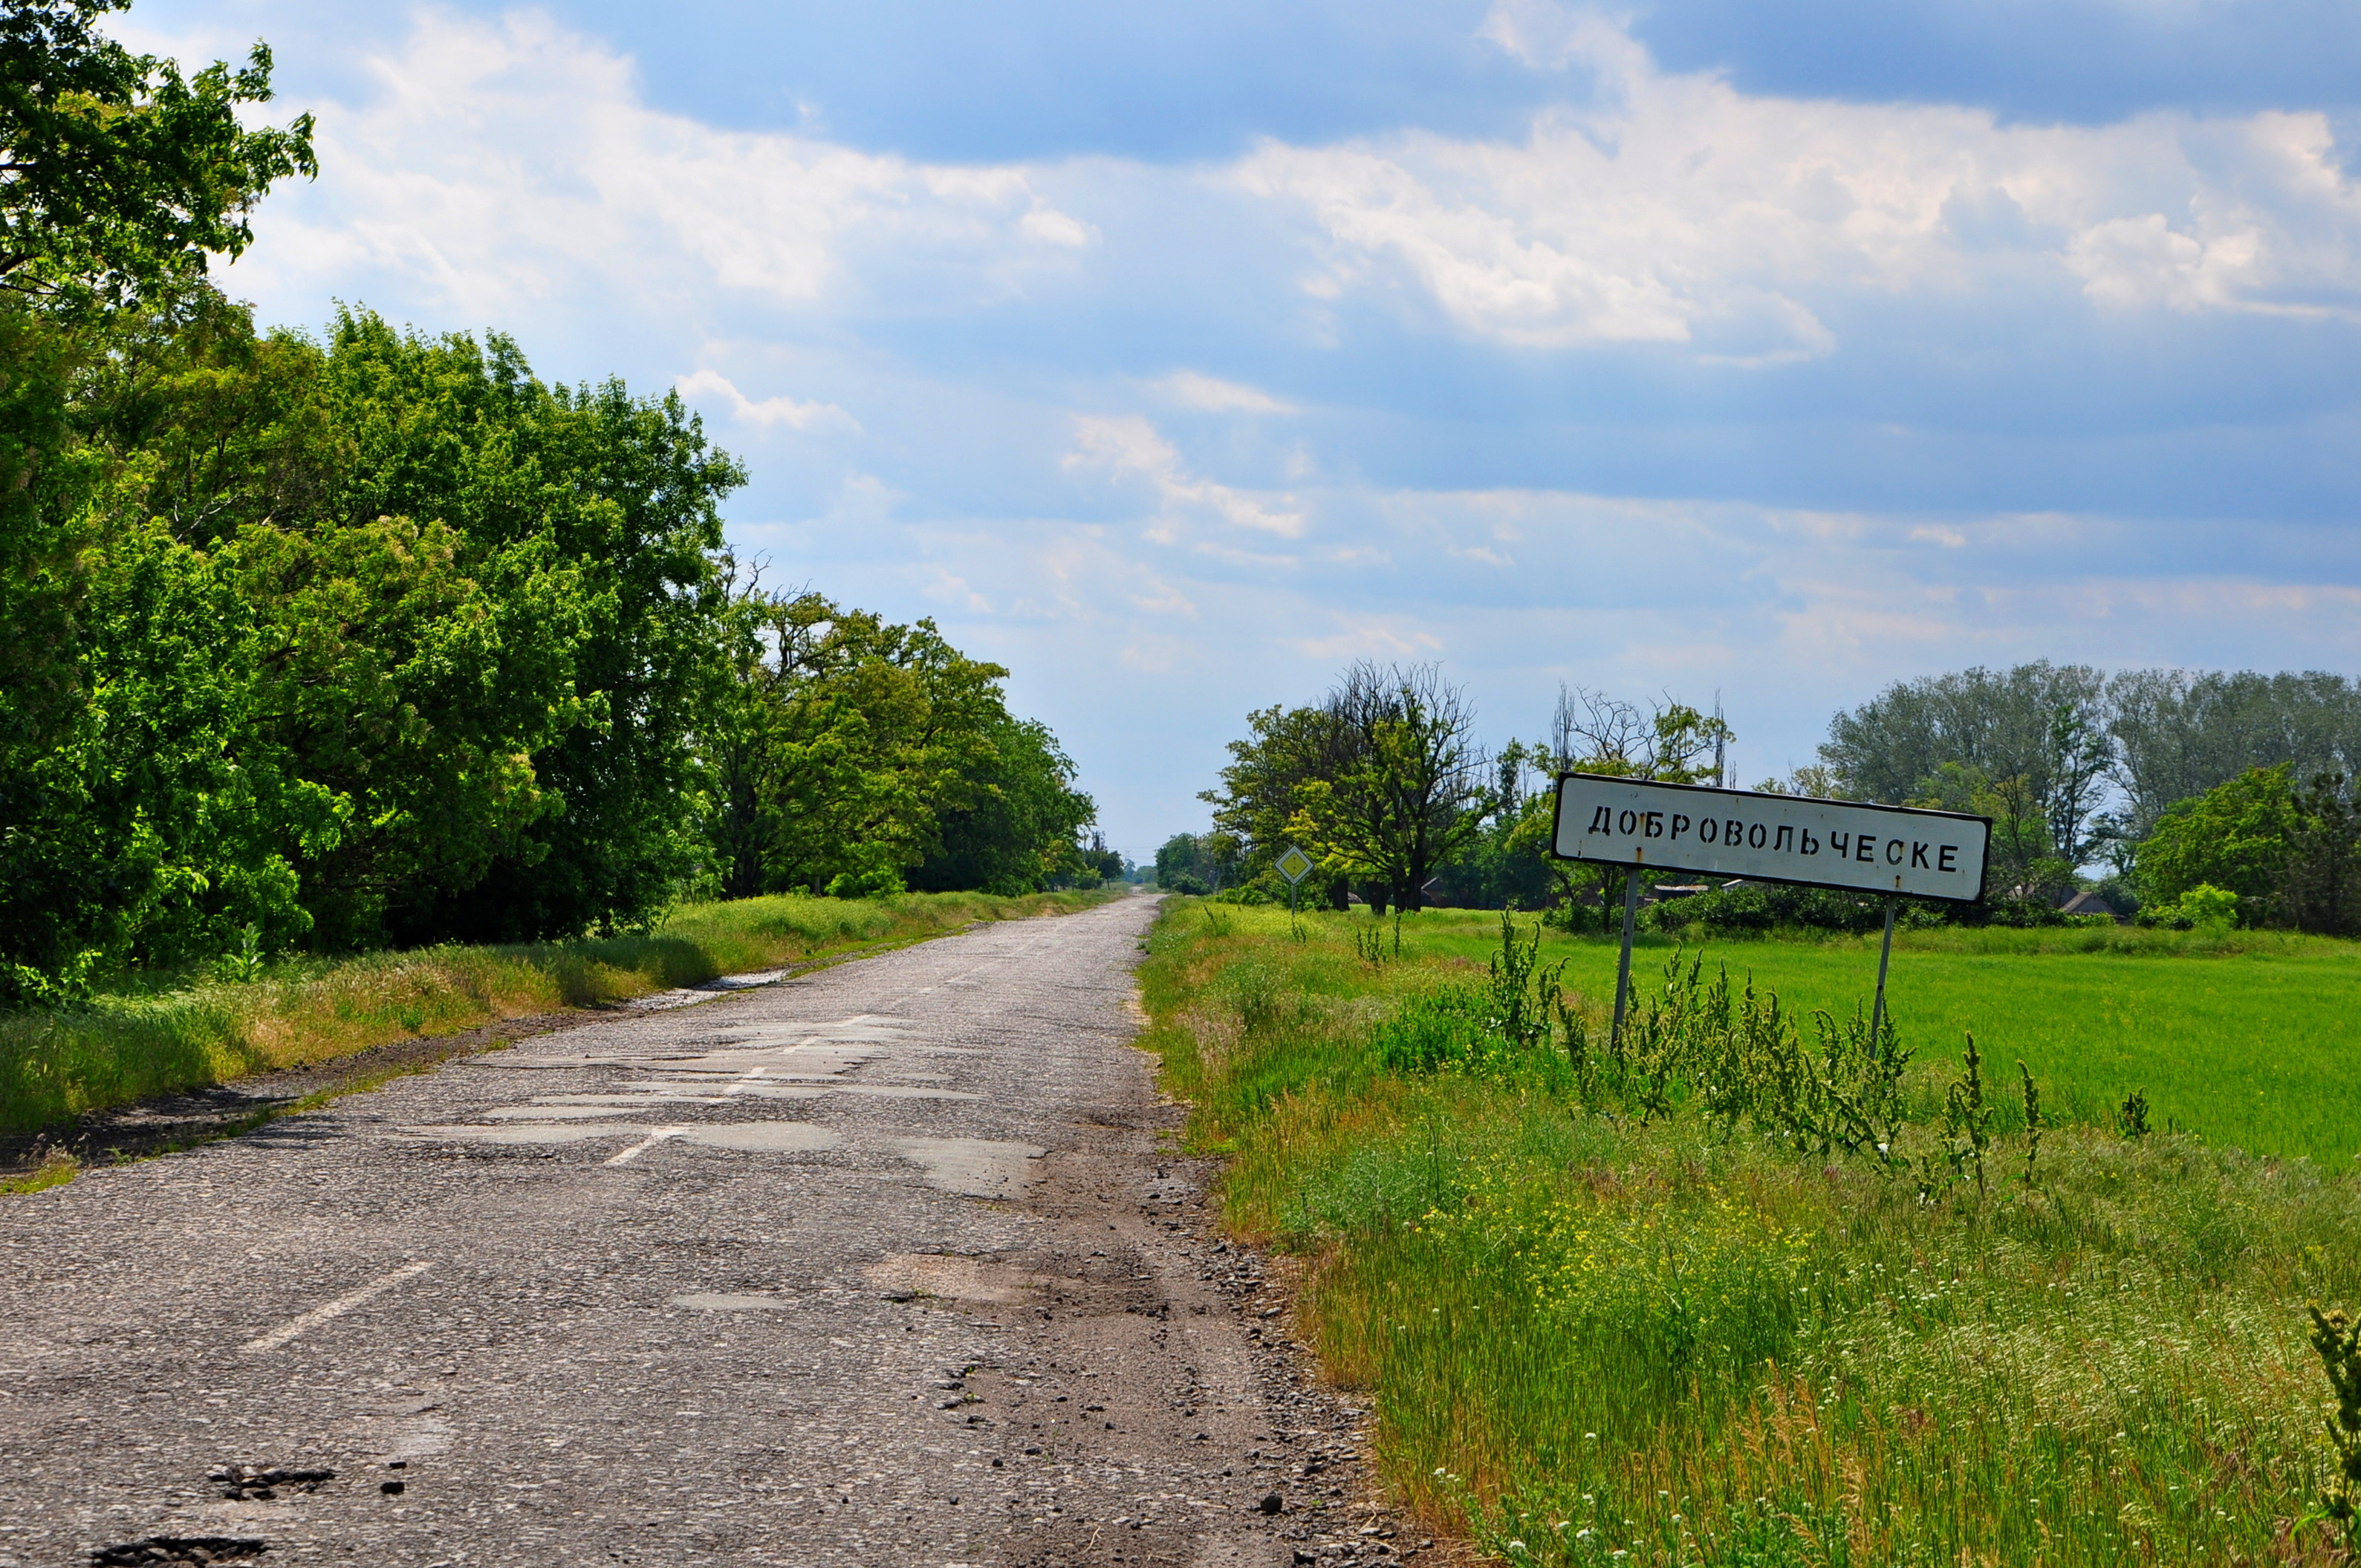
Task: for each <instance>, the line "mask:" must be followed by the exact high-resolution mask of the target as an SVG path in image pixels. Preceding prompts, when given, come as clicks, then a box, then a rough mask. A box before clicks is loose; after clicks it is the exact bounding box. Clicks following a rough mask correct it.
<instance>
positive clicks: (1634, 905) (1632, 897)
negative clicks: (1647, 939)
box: [1612, 866, 1640, 1046]
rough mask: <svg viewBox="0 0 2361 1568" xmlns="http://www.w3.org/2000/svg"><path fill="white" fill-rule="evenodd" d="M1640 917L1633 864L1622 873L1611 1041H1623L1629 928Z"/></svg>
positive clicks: (1637, 879)
mask: <svg viewBox="0 0 2361 1568" xmlns="http://www.w3.org/2000/svg"><path fill="white" fill-rule="evenodd" d="M1639 919H1640V871H1639V868H1638V867H1636V866H1634V867H1633V868H1632V869H1631V870H1630V871H1628V872H1624V873H1623V959H1622V961H1621V962H1620V963H1619V964H1617V965H1616V966H1615V1033H1614V1035H1613V1036H1612V1039H1613V1042H1614V1043H1615V1044H1616V1045H1618V1046H1620V1045H1621V1044H1622V1043H1623V1007H1624V1003H1627V1002H1628V1001H1630V1000H1631V928H1632V927H1634V926H1635V925H1637V924H1638V923H1639Z"/></svg>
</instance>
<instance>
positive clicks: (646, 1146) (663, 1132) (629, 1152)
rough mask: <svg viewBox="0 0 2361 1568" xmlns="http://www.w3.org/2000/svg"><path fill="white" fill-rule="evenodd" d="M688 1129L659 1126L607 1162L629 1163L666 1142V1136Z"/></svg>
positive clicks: (673, 1135) (675, 1135) (615, 1163)
mask: <svg viewBox="0 0 2361 1568" xmlns="http://www.w3.org/2000/svg"><path fill="white" fill-rule="evenodd" d="M686 1131H688V1129H687V1128H686V1127H658V1128H657V1129H656V1130H655V1131H654V1132H653V1133H650V1134H649V1135H647V1136H646V1137H644V1138H642V1139H641V1140H640V1141H639V1142H638V1143H636V1144H633V1145H632V1146H631V1147H630V1148H627V1149H625V1150H624V1151H623V1152H622V1153H621V1154H619V1155H617V1156H616V1157H614V1158H612V1159H610V1160H609V1161H608V1162H607V1163H608V1164H609V1165H629V1164H631V1162H632V1161H633V1160H635V1159H637V1158H639V1157H641V1156H642V1155H643V1154H645V1153H647V1152H648V1151H649V1150H650V1149H652V1148H653V1147H655V1146H657V1145H658V1144H660V1143H662V1142H664V1140H665V1139H666V1138H676V1137H678V1136H680V1135H682V1134H683V1133H685V1132H686Z"/></svg>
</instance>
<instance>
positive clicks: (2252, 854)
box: [2137, 762, 2303, 923]
mask: <svg viewBox="0 0 2361 1568" xmlns="http://www.w3.org/2000/svg"><path fill="white" fill-rule="evenodd" d="M2289 773H2290V768H2289V766H2288V764H2286V763H2284V762H2282V763H2280V764H2279V765H2278V766H2277V767H2269V768H2249V769H2247V770H2246V772H2245V773H2240V774H2239V775H2238V776H2237V777H2236V778H2234V779H2232V780H2230V781H2229V782H2228V783H2226V784H2220V785H2217V786H2216V787H2214V788H2213V789H2211V790H2208V791H2207V792H2206V793H2205V794H2203V795H2198V796H2195V797H2193V798H2191V799H2189V800H2184V801H2179V802H2176V803H2175V804H2174V805H2172V806H2169V807H2168V808H2167V809H2166V810H2165V812H2164V814H2163V815H2162V816H2161V817H2158V819H2157V823H2156V828H2155V830H2154V831H2153V832H2152V833H2151V834H2150V835H2149V836H2148V838H2147V840H2146V841H2145V842H2143V843H2142V844H2141V845H2140V847H2139V859H2138V862H2137V863H2138V884H2139V891H2140V899H2141V902H2142V904H2143V905H2171V904H2177V903H2178V902H2179V901H2180V896H2181V895H2182V894H2185V893H2187V892H2189V891H2190V890H2191V888H2194V887H2197V886H2199V885H2201V884H2205V885H2211V886H2213V887H2216V888H2220V889H2223V890H2224V891H2226V892H2229V893H2233V894H2236V895H2237V897H2238V912H2239V915H2240V916H2241V918H2243V919H2246V921H2248V922H2249V923H2253V922H2255V921H2256V920H2257V919H2258V918H2260V917H2261V916H2262V915H2263V914H2264V912H2266V911H2268V909H2269V908H2270V907H2271V905H2272V900H2273V896H2274V894H2277V893H2278V891H2279V886H2280V883H2281V882H2282V880H2283V879H2284V878H2285V876H2286V874H2287V869H2288V862H2289V860H2290V856H2291V853H2292V850H2293V845H2294V840H2295V839H2296V838H2297V836H2298V835H2299V834H2300V833H2301V831H2302V830H2303V818H2302V813H2301V810H2300V809H2299V806H2298V804H2297V801H2296V795H2295V789H2294V786H2293V784H2291V783H2290V779H2289Z"/></svg>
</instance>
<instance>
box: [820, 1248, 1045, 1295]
mask: <svg viewBox="0 0 2361 1568" xmlns="http://www.w3.org/2000/svg"><path fill="white" fill-rule="evenodd" d="M862 1275H863V1276H864V1277H867V1279H868V1280H869V1282H870V1283H871V1284H872V1285H875V1286H877V1287H878V1288H881V1289H883V1290H884V1292H885V1294H886V1295H887V1296H889V1297H891V1298H892V1299H895V1300H900V1301H906V1300H910V1299H913V1298H916V1297H919V1296H939V1297H941V1298H943V1299H947V1300H952V1301H988V1302H993V1303H995V1304H1003V1303H1007V1302H1011V1301H1023V1300H1026V1299H1029V1298H1031V1297H1033V1296H1036V1295H1038V1294H1039V1293H1040V1292H1041V1290H1042V1288H1043V1287H1044V1285H1045V1283H1046V1282H1045V1281H1044V1280H1043V1279H1042V1277H1040V1276H1039V1275H1038V1274H1033V1273H1029V1272H1027V1270H1025V1269H1022V1268H1018V1267H1016V1266H1015V1265H1014V1264H1006V1263H1001V1262H998V1261H996V1260H994V1259H992V1258H988V1257H971V1256H967V1255H962V1254H959V1253H929V1252H922V1253H900V1254H896V1255H894V1256H891V1257H883V1258H880V1259H878V1260H877V1261H876V1262H875V1263H873V1264H871V1265H870V1266H868V1267H867V1268H865V1269H863V1270H862Z"/></svg>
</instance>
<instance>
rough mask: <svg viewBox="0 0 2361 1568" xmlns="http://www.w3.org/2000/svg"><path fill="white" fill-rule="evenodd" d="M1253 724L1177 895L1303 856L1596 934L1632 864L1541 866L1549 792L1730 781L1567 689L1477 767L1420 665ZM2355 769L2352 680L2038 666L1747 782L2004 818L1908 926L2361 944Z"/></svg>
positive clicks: (1687, 709)
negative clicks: (1970, 882)
mask: <svg viewBox="0 0 2361 1568" xmlns="http://www.w3.org/2000/svg"><path fill="white" fill-rule="evenodd" d="M1246 730H1247V733H1246V735H1245V736H1244V737H1243V738H1241V739H1240V740H1235V741H1233V742H1231V743H1230V746H1229V751H1230V758H1231V760H1230V762H1229V765H1228V766H1226V767H1225V768H1224V769H1223V770H1222V773H1221V777H1220V784H1219V785H1218V786H1217V787H1216V788H1214V789H1212V790H1209V791H1207V792H1206V793H1205V794H1204V795H1203V797H1202V798H1203V799H1204V800H1205V801H1206V802H1207V803H1208V804H1209V805H1210V806H1212V808H1213V830H1212V831H1211V832H1209V833H1205V834H1183V835H1180V836H1178V837H1176V838H1175V839H1172V840H1171V841H1170V842H1169V843H1168V844H1167V845H1166V846H1165V848H1164V850H1163V851H1162V852H1161V853H1159V857H1158V874H1159V881H1161V882H1162V883H1164V885H1166V886H1172V887H1180V888H1183V889H1185V890H1189V891H1203V892H1213V891H1218V890H1220V889H1223V888H1229V889H1233V890H1247V891H1246V892H1245V894H1243V895H1244V896H1249V897H1252V896H1278V895H1279V884H1278V883H1276V881H1275V879H1274V874H1273V873H1272V872H1271V870H1270V867H1271V864H1272V861H1273V860H1274V858H1275V857H1276V856H1277V855H1278V854H1279V852H1280V851H1282V850H1284V849H1285V848H1286V846H1287V845H1288V844H1290V843H1294V844H1297V845H1300V846H1301V848H1303V849H1304V850H1305V851H1306V852H1307V853H1309V854H1311V855H1312V856H1313V858H1314V860H1315V861H1316V862H1317V864H1318V866H1319V868H1320V871H1319V874H1318V875H1317V876H1316V877H1314V878H1312V879H1311V884H1312V886H1313V889H1314V891H1315V893H1316V894H1317V895H1318V896H1319V897H1321V898H1323V899H1324V900H1325V901H1326V902H1328V903H1330V904H1332V905H1335V906H1337V907H1343V906H1344V905H1345V904H1346V903H1347V902H1348V901H1349V900H1350V899H1351V898H1354V897H1358V898H1360V899H1361V900H1362V901H1363V902H1365V903H1367V905H1370V906H1371V907H1373V908H1376V909H1378V910H1380V911H1383V910H1385V909H1387V908H1389V907H1400V908H1408V909H1416V908H1418V907H1420V906H1421V905H1422V904H1423V903H1425V902H1428V901H1429V900H1431V899H1435V898H1440V899H1443V900H1444V901H1446V902H1450V903H1455V904H1480V905H1491V906H1499V905H1507V904H1515V905H1518V906H1520V907H1524V908H1548V909H1552V910H1554V912H1556V914H1557V915H1558V916H1559V917H1560V918H1562V919H1563V920H1565V922H1567V923H1568V924H1572V925H1576V926H1579V925H1581V924H1583V923H1584V922H1585V921H1586V920H1597V921H1600V922H1604V921H1605V920H1606V919H1607V918H1608V915H1607V906H1608V905H1609V903H1610V902H1611V899H1610V898H1609V892H1610V890H1609V886H1608V883H1609V882H1610V881H1611V880H1612V879H1614V878H1615V877H1616V876H1617V875H1618V873H1616V872H1612V871H1609V870H1607V869H1604V868H1592V867H1577V866H1572V865H1567V864H1565V863H1564V862H1560V861H1554V860H1552V859H1550V858H1549V857H1548V855H1547V853H1546V850H1547V845H1548V842H1549V835H1550V812H1551V808H1552V797H1551V795H1550V793H1549V791H1548V790H1547V788H1546V782H1547V780H1548V779H1549V778H1550V777H1552V776H1553V775H1554V774H1555V773H1558V772H1561V771H1578V772H1585V773H1611V774H1618V775H1630V776H1637V777H1643V778H1650V779H1658V780H1664V781H1669V782H1675V783H1685V784H1693V783H1724V784H1735V783H1736V781H1735V779H1733V778H1730V776H1729V771H1728V767H1727V754H1728V747H1729V744H1730V742H1731V741H1732V740H1735V739H1736V737H1735V735H1734V734H1733V732H1732V731H1731V729H1730V726H1729V724H1728V723H1727V721H1726V720H1725V719H1724V718H1722V717H1721V715H1720V714H1719V712H1718V711H1717V712H1713V713H1708V712H1705V711H1702V710H1700V709H1698V708H1697V707H1691V706H1689V705H1686V704H1684V703H1680V702H1677V701H1675V700H1672V699H1671V698H1669V697H1667V698H1665V699H1664V700H1662V701H1660V702H1654V703H1648V704H1638V703H1632V702H1629V701H1626V700H1623V699H1620V698H1618V697H1614V696H1609V695H1607V694H1604V693H1600V692H1596V691H1590V690H1587V689H1583V688H1578V687H1576V688H1569V687H1565V686H1561V687H1560V689H1559V693H1558V697H1557V702H1556V704H1555V707H1554V710H1553V712H1552V714H1551V716H1550V719H1549V722H1548V725H1547V727H1546V728H1545V729H1543V739H1542V740H1538V741H1532V742H1528V741H1522V740H1511V741H1510V742H1509V743H1508V744H1507V745H1506V746H1505V747H1503V748H1501V749H1500V750H1499V751H1498V752H1489V751H1486V750H1485V749H1484V748H1483V746H1482V745H1481V744H1480V743H1479V742H1478V741H1477V738H1476V734H1475V728H1474V708H1473V705H1472V704H1471V703H1470V702H1469V701H1468V699H1467V698H1466V694H1465V693H1464V692H1463V691H1461V690H1460V689H1459V688H1457V687H1455V686H1452V685H1449V684H1448V683H1447V682H1445V681H1444V679H1443V677H1442V674H1441V673H1440V671H1439V669H1437V668H1436V667H1434V666H1432V665H1422V666H1412V667H1400V666H1396V667H1391V668H1379V667H1378V666H1377V665H1374V664H1369V663H1361V664H1356V665H1355V666H1353V667H1352V668H1351V669H1349V670H1347V671H1346V672H1345V674H1343V675H1342V676H1341V677H1340V678H1339V679H1338V681H1337V682H1336V684H1335V685H1334V687H1333V688H1332V689H1331V690H1330V692H1329V693H1328V694H1327V695H1326V696H1324V697H1323V699H1321V700H1320V701H1319V702H1317V703H1313V704H1311V705H1307V706H1303V707H1283V706H1281V707H1269V708H1265V709H1262V710H1260V711H1258V712H1255V713H1252V714H1249V715H1248V716H1247V720H1246ZM2356 768H2361V684H2356V683H2355V682H2354V681H2352V680H2350V679H2348V678H2346V677H2345V676H2341V675H2336V674H2324V673H2320V672H2308V673H2303V674H2258V673H2256V672H2251V671H2247V672H2235V673H2225V672H2206V673H2193V672H2189V671H2181V670H2158V669H2149V670H2129V671H2122V672H2116V673H2114V674H2109V673H2106V672H2103V671H2100V670H2097V669H2094V668H2092V667H2090V666H2085V665H2058V664H2052V663H2046V662H2037V663H2027V664H2023V665H2019V666H2016V667H2015V668H2012V669H2007V670H1989V669H1983V668H1977V669H1971V670H1966V671H1960V672H1956V673H1952V674H1941V675H1935V676H1929V677H1926V678H1923V679H1919V680H1915V681H1902V682H1896V683H1895V684H1894V685H1891V686H1889V687H1887V688H1886V689H1885V690H1884V691H1883V692H1881V693H1879V694H1878V695H1877V696H1874V697H1872V699H1870V700H1869V701H1868V702H1866V703H1863V704H1861V706H1859V707H1853V708H1850V709H1846V710H1843V711H1840V712H1839V713H1838V714H1836V715H1835V716H1834V717H1833V718H1832V719H1831V720H1830V723H1829V727H1828V738H1827V740H1824V741H1823V742H1822V743H1821V744H1820V746H1819V747H1818V750H1817V762H1814V763H1812V764H1810V765H1808V766H1806V767H1803V768H1799V769H1797V770H1795V772H1794V773H1791V774H1789V775H1787V776H1785V777H1782V778H1774V779H1770V780H1765V781H1763V782H1762V783H1761V784H1758V785H1757V786H1756V787H1757V788H1760V789H1763V790H1766V791H1771V792H1774V793H1793V794H1803V795H1821V796H1828V797H1833V798H1839V799H1853V800H1864V801H1877V802H1883V803H1887V804H1894V805H1911V806H1928V807H1933V808H1938V809H1949V810H1960V811H1970V812H1973V813H1975V814H1977V815H1980V816H1984V817H1990V818H1992V819H1993V861H1992V864H1993V871H1992V875H1991V877H1990V880H1989V882H1988V884H1987V896H1986V898H1985V899H1984V900H1983V901H1982V904H1981V905H1977V906H1974V907H1971V908H1970V909H1967V910H1965V911H1954V910H1948V909H1946V908H1945V907H1944V906H1940V905H1928V906H1927V907H1926V908H1924V909H1922V910H1920V911H1918V912H1917V914H1916V917H1917V918H1920V919H1950V918H1965V919H1970V920H1993V919H1999V920H2005V921H2010V922H2015V923H2028V922H2046V921H2048V920H2051V919H2055V918H2057V917H2058V916H2057V910H2058V908H2059V906H2060V905H2062V904H2064V903H2065V902H2067V900H2068V898H2069V897H2070V895H2071V894H2074V893H2076V892H2078V891H2089V892H2092V893H2094V894H2098V895H2100V896H2101V897H2102V898H2103V902H2104V903H2105V904H2106V905H2109V906H2111V907H2113V908H2114V909H2117V910H2119V911H2122V912H2124V913H2126V914H2128V913H2130V912H2132V911H2134V910H2136V909H2137V910H2142V911H2143V912H2144V917H2146V918H2151V919H2166V920H2171V921H2174V922H2175V923H2189V922H2191V921H2193V920H2204V919H2219V918H2235V919H2239V920H2242V921H2245V922H2246V923H2248V924H2271V925H2281V926H2289V927H2297V928H2301V929H2305V930H2314V931H2326V932H2335V933H2340V934H2361V883H2356V878H2361V864H2357V863H2356V850H2355V840H2356V835H2357V834H2361V827H2356V821H2361V819H2357V818H2356V810H2355V805H2354V795H2353V780H2354V778H2355V776H2356ZM1257 889H1258V890H1259V892H1256V891H1254V890H1257ZM1879 917H1880V915H1879V912H1878V910H1877V908H1876V906H1875V905H1874V903H1873V901H1865V900H1862V899H1861V898H1860V897H1858V896H1856V895H1851V894H1834V893H1821V892H1815V891H1812V890H1804V889H1793V888H1769V887H1747V888H1733V889H1727V890H1721V889H1717V890H1709V891H1708V893H1706V894H1705V895H1704V896H1702V897H1700V898H1697V899H1695V900H1685V901H1684V902H1683V903H1682V905H1681V906H1680V908H1679V909H1678V910H1677V911H1675V910H1672V909H1669V908H1667V909H1666V910H1665V911H1664V914H1663V915H1662V916H1660V918H1666V919H1678V920H1688V919H1698V918H1704V919H1708V920H1710V921H1719V922H1722V923H1726V924H1730V925H1735V926H1741V927H1746V926H1752V927H1769V926H1772V925H1778V924H1806V925H1826V926H1837V927H1847V928H1860V927H1863V926H1865V925H1868V924H1871V923H1873V922H1874V921H1875V920H1876V919H1877V918H1879Z"/></svg>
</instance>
